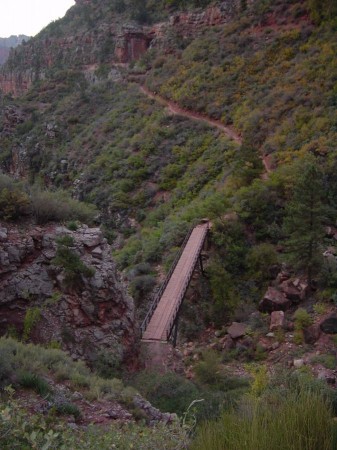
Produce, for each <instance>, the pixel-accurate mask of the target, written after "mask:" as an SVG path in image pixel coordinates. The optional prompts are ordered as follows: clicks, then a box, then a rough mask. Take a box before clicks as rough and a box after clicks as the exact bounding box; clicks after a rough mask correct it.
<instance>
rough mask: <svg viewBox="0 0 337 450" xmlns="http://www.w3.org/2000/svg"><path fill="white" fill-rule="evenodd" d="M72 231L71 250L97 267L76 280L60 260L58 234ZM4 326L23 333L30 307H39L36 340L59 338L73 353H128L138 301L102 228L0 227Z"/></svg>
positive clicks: (90, 356)
mask: <svg viewBox="0 0 337 450" xmlns="http://www.w3.org/2000/svg"><path fill="white" fill-rule="evenodd" d="M64 235H66V236H70V237H71V238H72V239H73V245H72V246H71V248H70V250H71V252H73V253H74V254H76V255H78V256H79V257H80V260H81V261H82V262H83V263H84V264H85V265H86V266H87V267H90V268H91V269H92V271H91V275H92V276H89V275H87V276H84V275H79V276H78V280H77V283H76V286H69V285H68V284H67V283H66V272H65V270H64V269H63V268H62V266H61V267H60V266H56V265H55V264H54V263H53V258H54V257H55V255H56V252H57V247H58V245H60V244H57V242H56V241H57V239H58V237H60V236H64ZM0 244H1V245H0V286H1V290H0V324H1V325H0V331H1V334H5V333H7V332H8V331H9V330H10V332H13V330H14V331H15V332H16V333H18V334H19V335H21V334H22V333H23V330H24V323H25V318H26V321H27V311H28V310H32V309H34V308H35V309H37V310H38V311H39V320H38V321H37V322H36V323H35V324H34V327H33V328H32V331H31V335H30V338H31V339H32V341H33V342H43V343H50V342H58V343H59V345H60V346H61V347H62V348H63V349H65V350H68V352H69V353H70V354H71V355H72V357H73V358H75V359H76V358H84V359H86V360H89V361H95V360H97V359H98V358H103V359H105V360H109V358H110V359H111V358H112V359H113V358H117V359H120V358H123V356H124V355H125V354H126V353H127V352H128V351H129V349H130V348H131V347H132V345H133V342H134V337H135V334H134V305H133V301H132V299H131V298H130V297H129V296H128V295H127V294H126V292H125V289H124V287H123V286H122V284H121V282H120V281H119V279H118V276H117V272H116V266H115V263H114V262H113V260H112V259H111V248H110V246H109V245H108V243H107V241H106V239H104V238H103V235H102V232H101V231H100V229H99V228H94V229H91V228H88V227H85V226H82V227H81V228H79V229H78V230H77V231H70V230H68V229H67V228H64V227H56V226H50V227H48V228H39V227H35V228H31V229H27V230H18V229H15V228H10V229H9V228H7V227H2V228H1V229H0Z"/></svg>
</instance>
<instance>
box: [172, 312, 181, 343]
mask: <svg viewBox="0 0 337 450" xmlns="http://www.w3.org/2000/svg"><path fill="white" fill-rule="evenodd" d="M178 325H179V312H178V314H177V318H176V320H175V322H174V326H173V330H172V334H173V339H172V344H173V348H176V346H177V337H178Z"/></svg>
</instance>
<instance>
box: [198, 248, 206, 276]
mask: <svg viewBox="0 0 337 450" xmlns="http://www.w3.org/2000/svg"><path fill="white" fill-rule="evenodd" d="M199 266H200V271H201V274H202V275H203V276H204V275H205V271H204V264H203V262H202V256H201V253H200V255H199Z"/></svg>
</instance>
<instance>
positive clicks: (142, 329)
mask: <svg viewBox="0 0 337 450" xmlns="http://www.w3.org/2000/svg"><path fill="white" fill-rule="evenodd" d="M193 229H194V227H191V228H190V229H189V231H188V233H187V234H186V236H185V239H184V241H183V243H182V244H181V246H180V249H179V251H178V252H177V254H176V257H175V258H174V261H173V263H172V264H171V267H170V270H169V271H168V273H167V275H166V277H165V280H164V281H163V283H162V284H161V286H160V288H159V290H158V291H157V292H156V294H155V296H154V299H153V300H152V302H151V305H150V307H149V309H148V312H147V314H146V316H145V318H144V320H143V322H142V324H141V326H140V334H141V337H142V336H143V334H144V332H145V330H146V328H147V326H148V324H149V322H150V320H151V318H152V316H153V313H154V311H155V309H156V308H157V306H158V303H159V302H160V299H161V296H162V295H163V292H164V291H165V289H166V286H167V285H168V282H169V281H170V278H171V276H172V274H173V272H174V269H175V268H176V266H177V264H178V261H179V259H180V257H181V255H182V252H183V251H184V248H185V247H186V244H187V241H188V240H189V238H190V236H191V234H192V231H193Z"/></svg>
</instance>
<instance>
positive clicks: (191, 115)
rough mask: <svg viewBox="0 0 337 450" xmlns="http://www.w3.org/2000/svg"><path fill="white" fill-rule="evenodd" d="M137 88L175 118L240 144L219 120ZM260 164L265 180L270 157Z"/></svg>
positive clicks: (239, 138) (237, 135) (269, 170)
mask: <svg viewBox="0 0 337 450" xmlns="http://www.w3.org/2000/svg"><path fill="white" fill-rule="evenodd" d="M139 88H140V90H141V92H143V94H145V95H146V96H148V97H150V98H152V99H153V100H156V101H157V102H158V103H160V104H161V105H163V106H166V108H167V109H168V110H169V111H170V113H172V114H176V115H177V116H183V117H187V118H188V119H192V120H198V121H199V122H204V123H206V124H208V125H210V126H211V127H216V128H218V129H219V130H221V131H223V132H224V133H225V134H226V136H228V137H229V138H230V139H232V140H233V141H235V142H237V143H238V144H242V138H241V136H240V135H239V134H238V133H236V131H234V130H233V129H232V128H230V127H226V126H225V125H224V124H223V123H221V122H220V120H216V119H211V118H209V117H207V116H205V115H203V114H200V113H196V112H193V111H188V110H187V109H184V108H181V107H180V106H179V105H178V104H177V103H174V102H172V101H170V100H166V99H165V98H164V97H161V96H160V95H158V94H155V93H153V92H152V91H150V89H148V88H147V87H146V86H144V85H139ZM261 159H262V163H263V165H264V168H265V172H264V173H263V175H262V178H263V179H267V178H268V175H269V174H270V173H271V172H272V162H271V157H270V155H269V156H268V155H267V156H263V157H262V158H261Z"/></svg>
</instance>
